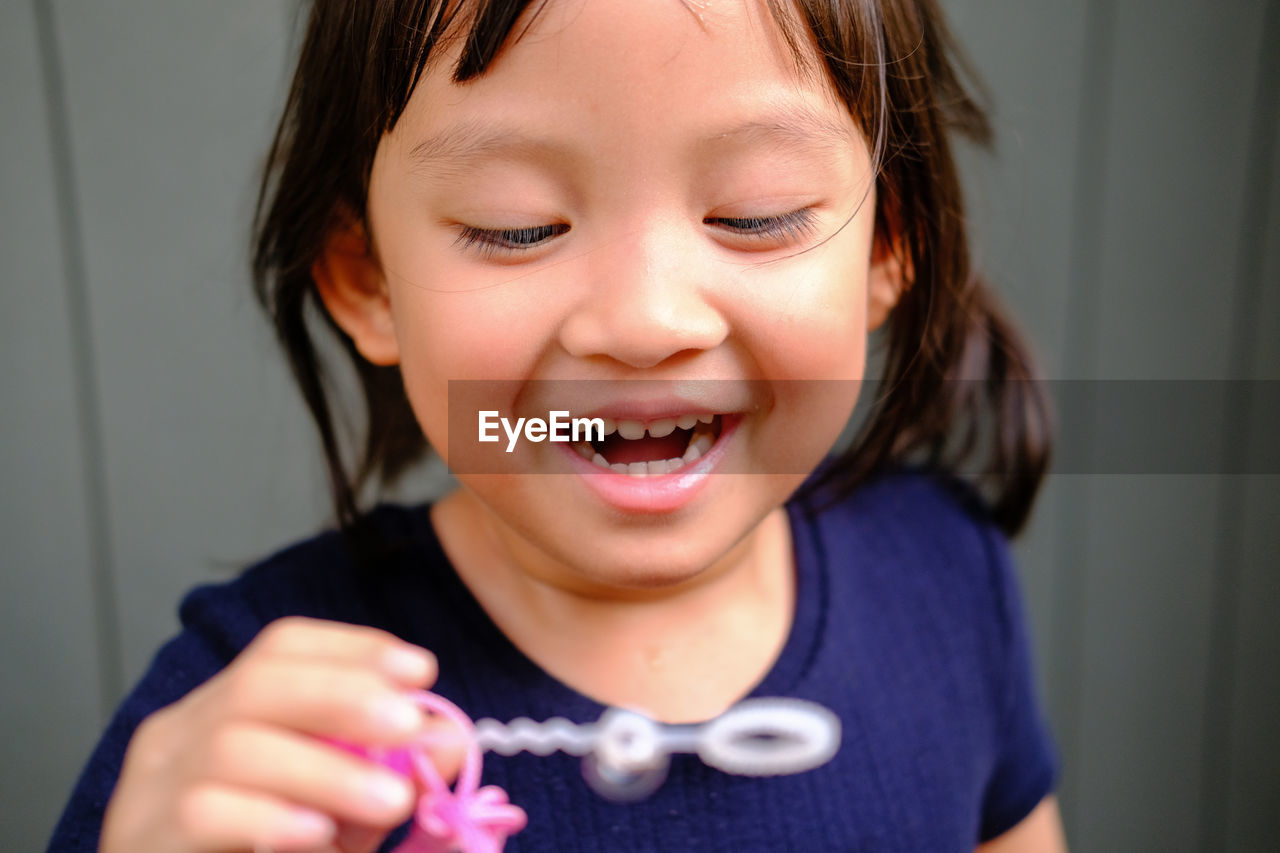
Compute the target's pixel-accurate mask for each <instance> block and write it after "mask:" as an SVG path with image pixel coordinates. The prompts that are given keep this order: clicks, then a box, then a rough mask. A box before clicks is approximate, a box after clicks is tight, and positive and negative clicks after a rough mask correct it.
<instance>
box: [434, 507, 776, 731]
mask: <svg viewBox="0 0 1280 853" xmlns="http://www.w3.org/2000/svg"><path fill="white" fill-rule="evenodd" d="M432 520H433V523H434V524H435V527H436V530H437V535H438V536H439V537H440V541H441V544H442V546H443V547H444V549H445V552H446V553H447V555H448V556H449V559H450V560H451V561H452V562H453V564H454V566H455V568H456V570H457V572H458V574H459V576H460V577H461V578H462V580H463V582H464V583H465V584H466V585H467V586H468V587H469V588H470V590H471V591H472V594H473V595H474V596H475V597H476V599H477V600H478V601H479V602H480V604H481V606H482V607H483V608H484V609H485V610H486V612H488V614H489V616H490V617H491V618H492V619H493V621H494V622H495V624H497V626H498V627H499V628H500V629H501V630H502V631H503V633H505V634H506V635H507V636H508V638H509V639H511V641H512V642H513V643H515V645H516V646H517V647H518V648H520V649H521V651H523V652H524V653H525V654H526V655H527V656H528V657H529V658H531V659H532V660H533V661H534V662H535V663H537V664H539V665H540V666H541V667H542V668H543V669H545V670H546V671H547V672H549V673H550V674H552V675H553V676H555V677H557V678H558V679H560V680H561V681H563V682H565V683H567V684H569V685H570V686H571V687H574V688H575V689H577V690H579V692H582V693H585V694H587V695H589V696H592V697H593V698H596V699H597V700H598V701H601V702H603V703H605V704H622V705H632V706H639V707H644V708H648V709H650V710H651V712H653V713H655V714H656V715H660V716H662V717H663V718H666V719H668V720H669V721H676V719H675V718H688V719H704V718H705V717H707V716H711V715H713V714H716V713H719V712H720V711H722V710H724V708H725V707H727V706H728V705H729V704H731V703H732V702H733V701H735V700H736V699H738V698H740V697H741V696H742V695H743V694H745V693H746V692H748V691H749V689H750V688H751V687H752V686H753V685H754V684H755V683H756V682H757V681H758V680H759V678H760V677H762V676H763V674H764V672H765V671H767V669H768V667H769V665H771V664H772V662H773V660H774V659H775V658H776V657H777V654H778V653H779V652H780V651H781V647H782V645H783V642H784V640H785V638H786V636H787V634H788V632H789V629H790V624H791V616H792V613H793V601H794V590H793V585H794V580H793V566H792V556H791V542H790V530H789V527H788V523H787V519H786V514H785V512H784V511H783V510H782V509H780V508H779V509H775V510H774V511H773V512H771V513H770V514H769V515H768V516H766V517H765V519H764V520H763V521H761V523H760V524H758V525H757V526H756V527H755V528H754V529H753V530H752V531H751V532H750V533H749V534H748V535H747V536H746V537H744V538H743V539H742V540H741V541H740V542H738V543H737V544H736V545H735V546H734V547H733V548H732V549H731V550H730V551H729V552H728V553H726V554H724V555H723V556H722V557H721V558H720V559H718V560H717V561H716V562H715V563H713V564H712V565H710V566H708V567H706V568H705V569H704V570H702V571H701V572H698V573H697V574H695V575H693V576H692V577H688V578H685V579H683V580H681V581H679V582H676V583H672V584H665V585H662V586H660V587H638V588H637V587H619V586H611V585H607V584H603V583H600V582H595V581H590V580H586V579H583V578H582V577H581V576H579V575H577V574H575V573H574V572H572V571H571V570H569V569H568V568H567V567H565V566H563V565H561V564H559V563H557V562H556V561H555V560H553V559H551V558H550V557H548V555H546V554H543V553H541V552H539V551H537V550H536V549H534V548H533V547H532V546H531V545H529V544H528V543H527V542H526V541H525V540H523V538H521V537H520V536H519V534H518V533H516V532H515V531H513V530H511V529H510V528H509V527H507V526H506V525H504V524H503V523H502V522H501V521H500V520H499V519H497V518H496V517H495V516H494V515H493V514H492V513H490V512H489V511H488V510H487V509H486V508H485V507H484V506H483V505H482V504H480V503H479V501H477V500H476V499H475V498H474V497H472V496H471V495H470V493H468V492H466V491H457V492H454V493H453V494H451V495H450V496H448V497H447V498H445V499H444V500H442V501H441V502H440V503H438V504H437V505H436V506H435V507H434V508H433V513H432Z"/></svg>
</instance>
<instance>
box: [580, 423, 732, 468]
mask: <svg viewBox="0 0 1280 853" xmlns="http://www.w3.org/2000/svg"><path fill="white" fill-rule="evenodd" d="M723 420H724V419H723V416H721V415H682V416H680V417H678V418H663V419H661V420H654V421H649V422H648V423H645V422H642V421H630V420H621V421H614V420H612V419H610V418H605V419H604V439H603V440H597V441H578V442H575V443H574V445H573V449H574V450H575V451H577V453H578V455H579V456H581V457H582V458H583V459H586V460H587V461H588V462H591V463H592V464H594V465H596V466H597V467H599V468H602V469H604V470H606V471H613V472H614V473H617V474H627V475H629V476H632V477H659V476H662V475H664V474H673V473H675V472H676V471H679V470H680V469H681V468H683V467H685V466H686V465H691V464H693V463H694V462H697V461H698V459H700V458H701V457H703V456H705V455H706V454H707V452H708V451H710V450H711V447H712V445H714V444H715V443H716V440H717V439H719V437H720V434H721V431H722V429H723Z"/></svg>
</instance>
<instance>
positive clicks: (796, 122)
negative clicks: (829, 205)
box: [409, 104, 855, 172]
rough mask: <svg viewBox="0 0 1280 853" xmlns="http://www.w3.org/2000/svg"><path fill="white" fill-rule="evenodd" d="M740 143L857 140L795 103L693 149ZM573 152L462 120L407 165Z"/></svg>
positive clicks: (438, 166) (456, 164)
mask: <svg viewBox="0 0 1280 853" xmlns="http://www.w3.org/2000/svg"><path fill="white" fill-rule="evenodd" d="M737 141H741V142H743V143H745V144H759V145H768V146H771V147H774V148H779V149H788V148H790V149H805V148H816V149H818V150H824V149H833V150H837V151H838V150H840V149H841V148H842V147H845V146H848V145H850V144H852V143H853V142H854V141H855V140H854V137H853V135H852V134H851V133H850V130H849V128H848V127H846V126H844V125H842V124H840V123H839V122H836V121H834V120H832V119H831V118H830V117H829V116H826V115H823V114H822V113H820V112H819V111H817V110H814V109H812V108H810V107H808V106H806V105H802V104H793V105H787V106H786V107H782V108H778V109H774V110H770V111H767V112H764V113H762V114H761V115H760V116H758V117H753V118H749V119H747V120H745V121H743V122H741V123H739V124H736V125H732V126H730V127H728V128H726V129H724V130H720V131H716V132H713V133H710V134H708V135H706V136H704V137H703V138H701V139H700V140H698V141H697V142H696V143H695V147H696V148H702V149H705V148H715V147H717V146H720V145H723V144H725V143H726V142H737ZM573 153H574V147H573V146H572V145H571V144H570V143H568V142H567V141H565V140H561V139H558V138H556V137H554V136H539V135H536V134H530V133H529V132H528V131H527V130H525V129H524V128H522V127H519V126H516V125H512V124H508V123H506V122H503V121H500V120H487V119H485V120H482V119H463V120H462V121H459V122H456V123H454V124H452V125H450V126H448V127H446V128H445V129H443V130H441V131H439V132H438V133H435V134H432V135H431V136H429V137H427V138H426V139H424V140H422V141H421V142H419V143H418V144H417V145H415V146H414V147H413V148H412V149H411V150H410V152H409V161H410V163H411V164H412V165H413V166H414V167H415V168H422V169H426V170H429V171H449V172H452V171H454V170H456V169H460V168H464V167H466V166H468V165H473V164H475V163H478V162H481V161H484V160H489V159H495V158H504V157H507V158H525V159H529V158H534V157H537V156H543V157H558V158H568V157H572V156H573Z"/></svg>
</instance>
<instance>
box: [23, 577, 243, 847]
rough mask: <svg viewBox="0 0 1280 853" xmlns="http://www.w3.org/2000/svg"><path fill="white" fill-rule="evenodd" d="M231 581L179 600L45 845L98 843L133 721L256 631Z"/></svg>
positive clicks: (218, 664) (216, 665) (212, 669)
mask: <svg viewBox="0 0 1280 853" xmlns="http://www.w3.org/2000/svg"><path fill="white" fill-rule="evenodd" d="M236 588H237V585H236V584H229V585H226V586H223V587H212V586H211V587H200V588H198V589H196V590H193V591H192V592H191V593H189V594H188V595H187V597H186V598H185V599H184V600H183V602H182V605H181V606H180V608H179V616H180V619H181V622H182V626H183V627H182V631H181V632H180V633H179V634H178V636H176V637H174V638H173V639H172V640H170V641H169V642H168V643H166V644H165V645H164V646H163V647H162V648H161V649H160V651H158V652H157V653H156V656H155V658H154V659H153V660H152V662H151V666H150V667H149V668H148V670H147V672H146V674H145V675H144V676H143V678H142V680H141V681H140V682H138V684H137V686H136V687H134V689H133V690H132V691H131V692H130V693H129V695H128V696H127V697H126V698H125V700H124V702H122V703H121V705H120V707H119V708H118V709H117V710H116V712H115V714H114V715H113V716H112V718H111V722H110V723H109V724H108V726H107V729H106V732H105V733H104V734H103V735H102V738H101V740H99V741H98V744H97V746H96V747H95V748H94V750H93V753H92V754H91V755H90V757H89V761H88V763H87V764H86V765H85V767H84V770H83V771H81V774H80V778H79V780H78V781H77V782H76V785H75V787H74V788H73V789H72V793H71V799H70V801H69V802H68V803H67V805H66V807H65V809H64V810H63V812H62V816H61V818H59V820H58V823H57V825H56V827H55V828H54V832H53V838H52V840H51V841H50V842H49V847H48V849H49V850H50V851H57V853H80V851H84V853H91V852H92V851H97V849H98V838H99V835H100V834H101V831H102V818H103V814H104V813H105V811H106V808H107V802H108V801H109V800H110V799H111V795H112V792H113V791H114V790H115V786H116V780H117V779H118V777H119V775H120V768H121V765H122V764H123V763H124V756H125V751H126V749H127V748H128V746H129V741H130V739H131V738H132V737H133V733H134V731H135V730H136V729H137V727H138V724H139V723H141V722H142V721H143V720H144V719H145V718H146V717H148V716H149V715H150V714H152V713H153V712H155V711H158V710H160V709H161V708H164V707H165V706H167V705H170V704H172V703H174V702H176V701H178V700H179V699H181V698H182V697H183V696H185V695H187V693H189V692H191V690H193V689H195V688H196V687H197V686H199V685H200V684H202V683H203V682H205V681H207V680H208V679H209V678H211V677H213V676H214V675H215V674H217V673H218V672H219V671H220V670H222V669H223V668H224V667H225V666H226V665H227V664H228V663H230V662H231V660H232V659H233V658H234V657H235V656H236V654H238V653H239V651H240V649H241V648H243V647H244V646H245V645H246V644H247V643H248V641H249V640H250V639H252V637H253V635H254V634H256V633H257V631H258V629H259V628H260V627H261V625H262V622H261V621H260V620H258V619H257V618H255V615H254V613H253V611H252V608H249V607H247V606H245V605H242V604H237V601H238V597H237V596H236V594H235V592H234V590H236Z"/></svg>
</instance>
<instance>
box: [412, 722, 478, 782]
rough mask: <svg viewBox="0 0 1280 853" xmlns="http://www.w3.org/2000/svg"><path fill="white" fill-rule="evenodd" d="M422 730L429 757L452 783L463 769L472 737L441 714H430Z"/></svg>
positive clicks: (437, 770)
mask: <svg viewBox="0 0 1280 853" xmlns="http://www.w3.org/2000/svg"><path fill="white" fill-rule="evenodd" d="M422 731H423V733H422V743H423V745H424V746H425V747H426V752H427V757H429V758H430V759H431V763H432V764H433V765H435V768H436V772H437V773H439V774H440V776H441V778H442V779H444V781H445V782H446V783H447V784H449V785H452V784H453V783H454V781H455V780H456V779H457V778H458V773H460V772H461V771H462V764H463V762H464V761H466V758H467V748H468V746H469V744H470V742H471V739H470V738H469V737H468V735H467V733H466V732H465V731H463V729H462V727H461V726H459V725H458V724H457V723H455V722H453V721H452V720H450V719H448V718H446V717H443V716H441V715H439V714H431V715H429V716H428V717H427V721H426V724H425V725H424V726H423V730H422Z"/></svg>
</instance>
